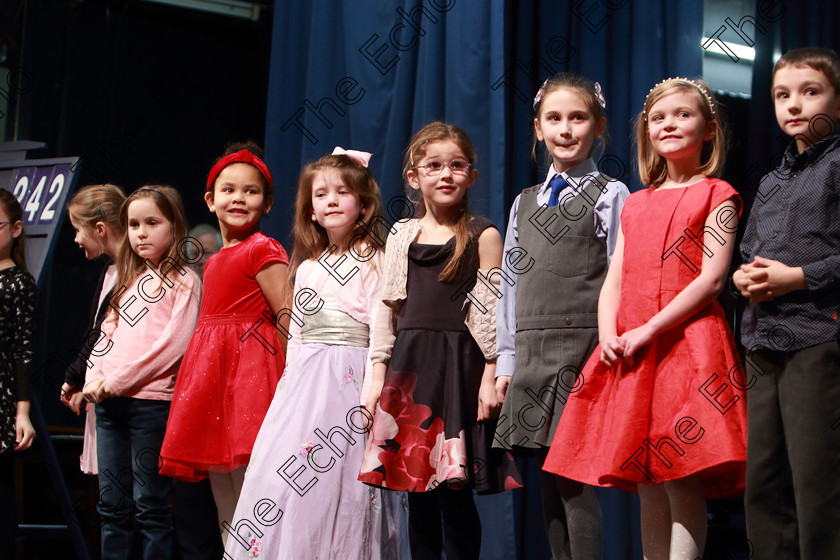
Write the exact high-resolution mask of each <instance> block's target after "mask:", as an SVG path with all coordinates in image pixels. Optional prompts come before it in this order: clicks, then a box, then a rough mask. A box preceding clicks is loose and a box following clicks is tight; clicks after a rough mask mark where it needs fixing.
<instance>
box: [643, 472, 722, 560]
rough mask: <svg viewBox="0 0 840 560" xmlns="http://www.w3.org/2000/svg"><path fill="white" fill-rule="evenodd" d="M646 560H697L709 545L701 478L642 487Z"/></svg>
mask: <svg viewBox="0 0 840 560" xmlns="http://www.w3.org/2000/svg"><path fill="white" fill-rule="evenodd" d="M638 490H639V500H640V502H641V514H642V550H643V551H644V556H645V560H696V559H698V558H702V556H703V547H704V545H705V543H706V529H707V524H708V523H707V519H706V499H705V498H704V496H703V485H702V482H701V479H700V476H697V475H695V476H689V477H687V478H683V479H680V480H672V481H670V482H663V483H662V484H656V485H653V486H651V485H647V484H640V485H639V486H638Z"/></svg>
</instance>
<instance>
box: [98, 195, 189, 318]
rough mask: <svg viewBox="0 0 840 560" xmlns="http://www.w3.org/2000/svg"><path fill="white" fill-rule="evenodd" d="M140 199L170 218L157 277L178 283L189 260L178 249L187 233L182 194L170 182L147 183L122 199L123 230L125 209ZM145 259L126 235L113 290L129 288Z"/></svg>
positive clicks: (125, 222)
mask: <svg viewBox="0 0 840 560" xmlns="http://www.w3.org/2000/svg"><path fill="white" fill-rule="evenodd" d="M143 198H148V199H151V200H152V201H153V202H154V204H155V206H156V207H157V208H158V210H160V213H161V214H163V217H164V218H166V219H167V220H169V222H170V224H171V225H172V241H171V243H170V245H169V249H168V250H167V252H166V254H165V255H164V256H163V258H162V259H161V261H160V263H159V269H158V270H157V273H158V274H160V276H164V275H166V277H167V278H169V279H170V280H173V281H174V282H176V283H178V284H181V281H180V270H185V269H186V268H187V266H188V264H189V263H187V262H186V260H185V256H184V255H182V254H181V252H180V251H179V250H178V242H180V241H181V240H182V239H184V238H185V237H186V236H187V218H186V217H185V215H184V204H183V202H182V201H181V195H180V194H178V191H176V190H175V189H174V188H172V187H170V186H169V185H146V186H143V187H140V188H139V189H137V190H136V191H134V192H133V193H131V194H130V195H128V198H126V199H125V202H123V204H122V206H121V207H120V223H121V224H122V227H123V229H127V228H128V208H129V206H130V205H131V203H132V202H134V201H135V200H140V199H143ZM146 267H147V265H146V262H145V260H144V259H142V258H141V257H140V255H138V254H137V253H135V252H134V250H132V248H131V244H130V242H129V240H128V236H126V238H125V240H124V241H123V244H122V246H121V247H120V252H119V253H118V255H117V283H116V285H115V293H117V292H119V290H120V289H122V288H126V289H127V288H128V286H130V285H131V283H132V282H134V281H135V280H136V279H137V278H138V277H139V276H140V275H141V274H143V272H144V271H145V270H146ZM162 285H163V281H162V280H161V281H160V283H159V286H158V287H159V288H160V287H162ZM114 315H115V316H116V317H115V320H116V321H119V315H118V314H116V313H114Z"/></svg>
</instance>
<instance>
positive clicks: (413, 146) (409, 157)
mask: <svg viewBox="0 0 840 560" xmlns="http://www.w3.org/2000/svg"><path fill="white" fill-rule="evenodd" d="M447 140H449V141H452V142H454V143H455V144H456V145H457V146H458V147H459V148H460V149H461V151H462V152H463V153H464V157H466V158H467V160H468V161H469V162H470V164H471V165H472V164H474V163H475V160H476V159H477V156H476V154H475V149H473V145H472V142H471V141H470V137H469V136H467V133H466V132H465V131H464V129H462V128H461V127H460V126H456V125H454V124H448V123H445V122H442V121H434V122H431V123H429V124H427V125H426V126H424V127H423V128H421V129H420V130H419V131H417V134H415V135H414V136H413V137H412V138H411V140H410V141H409V143H408V147H407V148H406V149H405V157H404V158H403V179H404V180H405V191H406V195H407V196H408V198H409V200H411V201H412V202H414V208H415V215H416V216H418V217H423V216H424V215H425V214H426V203H425V201H424V200H423V197H422V196H419V197H418V196H417V195H416V192H417V191H416V190H415V189H413V188H411V184H410V183H409V181H408V172H409V171H410V170H411V169H412V168H414V167H415V166H416V165H417V163H418V162H419V161H420V160H421V159H423V158H424V157H425V156H426V150H427V149H428V147H429V145H430V144H434V143H436V142H445V141H447ZM456 212H458V215H457V219H456V220H455V223H454V224H452V230H453V231H454V233H455V250H454V251H453V253H452V258H451V259H450V260H449V263H448V264H447V265H446V267H445V268H444V269H443V271H442V272H441V273H440V276H439V277H438V280H440V281H441V282H448V281H452V280H454V279H455V278H457V276H458V274H459V272H460V271H461V269H462V268H463V267H464V266H467V264H468V262H469V261H470V260H471V259H473V258H474V255H473V254H472V251H468V249H471V247H470V245H471V243H470V238H471V235H470V222H471V221H472V219H473V216H472V214H470V212H469V210H468V208H467V194H466V193H464V198H462V199H461V201H460V203H459V205H458V207H457V208H456Z"/></svg>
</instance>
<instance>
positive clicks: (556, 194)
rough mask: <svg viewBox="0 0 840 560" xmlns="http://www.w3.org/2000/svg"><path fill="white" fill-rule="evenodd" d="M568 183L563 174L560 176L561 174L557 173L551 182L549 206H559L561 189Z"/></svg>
mask: <svg viewBox="0 0 840 560" xmlns="http://www.w3.org/2000/svg"><path fill="white" fill-rule="evenodd" d="M568 184H569V183H567V182H566V180H565V179H564V178H563V177H562V176H560V175H555V176H554V179H552V180H551V182H550V183H549V185H550V186H551V194H550V195H549V196H548V205H549V207H551V206H557V204H558V202H559V199H560V191H562V190H563V189H564V188H566V185H568Z"/></svg>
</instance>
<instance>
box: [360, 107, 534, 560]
mask: <svg viewBox="0 0 840 560" xmlns="http://www.w3.org/2000/svg"><path fill="white" fill-rule="evenodd" d="M474 161H475V152H474V151H473V147H472V143H471V142H470V140H469V137H468V136H467V134H466V133H465V132H464V131H463V130H462V129H461V128H459V127H457V126H453V125H449V124H445V123H442V122H434V123H431V124H429V125H427V126H425V127H424V128H423V129H421V130H420V131H419V132H418V133H417V134H415V135H414V137H413V138H412V140H411V142H410V144H409V146H408V148H407V149H406V153H405V160H404V165H403V174H404V177H405V180H406V184H407V188H406V190H407V191H408V194H409V196H412V195H415V200H416V202H415V209H416V212H417V214H418V215H419V218H415V219H411V220H407V221H403V222H398V223H396V224H394V228H395V229H396V233H393V231H392V235H391V237H390V238H389V239H388V244H387V249H386V252H385V259H384V266H383V281H382V286H383V288H382V303H381V304H380V306H379V313H378V316H377V319H376V324H375V328H374V337H373V346H372V348H371V357H372V360H373V363H374V365H373V368H374V369H373V384H372V387H371V390H370V392H369V393H368V397H367V401H366V407H367V408H368V410H369V411H370V412H371V413H373V415H374V416H373V426H372V430H371V433H370V438H369V440H368V446H367V449H366V451H365V457H364V461H363V463H362V469H361V474H360V475H359V480H361V481H363V482H366V483H368V484H372V485H375V486H380V487H383V488H388V489H391V490H399V491H408V492H409V494H408V507H409V540H410V544H411V555H412V558H414V559H415V560H419V559H424V558H440V557H441V552H442V550H444V549H445V550H446V555H447V557H448V558H478V556H479V548H480V545H481V526H480V522H479V518H478V513H477V511H476V508H475V504H474V503H473V498H472V489H473V488H474V489H476V490H477V491H478V492H479V493H493V492H499V491H502V490H507V489H510V488H516V487H519V486H520V484H519V482H518V473H517V472H516V469H515V467H514V464H513V461H512V457H511V456H510V455H509V454H507V453H502V452H496V454H495V455H491V449H490V443H491V439H492V437H493V432H494V428H495V421H494V420H492V419H493V418H495V417H496V416H497V415H498V411H499V406H500V403H499V399H498V398H497V396H496V388H495V381H494V373H495V369H496V364H495V360H496V340H495V305H496V295H495V290H496V289H495V287H493V286H492V284H494V283H495V284H497V283H498V281H499V280H498V274H495V275H491V274H488V273H489V272H490V271H491V270H492V269H494V268H498V267H499V266H500V265H501V257H502V240H501V236H500V235H499V232H498V231H497V230H496V229H495V227H493V225H492V224H491V223H490V222H489V221H488V220H487V219H485V218H482V217H479V216H473V215H472V214H470V213H469V211H468V210H467V199H466V195H467V190H469V189H470V188H471V187H472V186H473V184H474V183H475V180H476V177H477V176H478V171H476V170H475V169H474V168H473V162H474ZM418 194H419V197H418V196H416V195H418ZM377 405H378V406H377ZM441 521H442V522H443V524H442V525H441ZM444 541H445V542H444Z"/></svg>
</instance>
